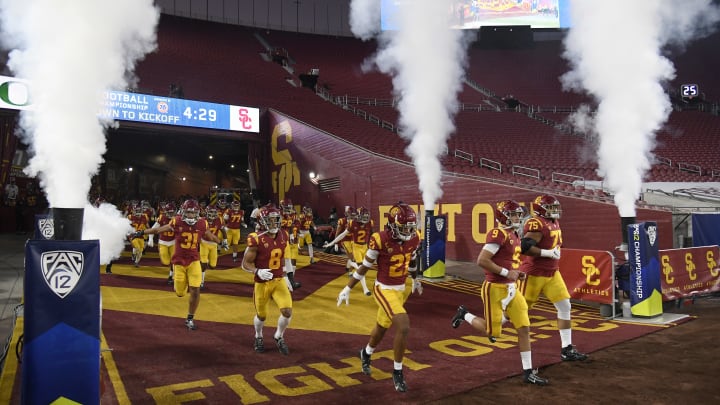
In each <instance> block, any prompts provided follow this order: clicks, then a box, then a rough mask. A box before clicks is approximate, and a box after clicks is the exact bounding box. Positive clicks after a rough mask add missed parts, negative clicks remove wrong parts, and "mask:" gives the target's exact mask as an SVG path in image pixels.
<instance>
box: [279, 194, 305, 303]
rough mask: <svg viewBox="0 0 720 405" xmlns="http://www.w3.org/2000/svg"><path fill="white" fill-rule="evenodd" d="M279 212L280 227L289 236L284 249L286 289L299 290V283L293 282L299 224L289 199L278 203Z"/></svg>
mask: <svg viewBox="0 0 720 405" xmlns="http://www.w3.org/2000/svg"><path fill="white" fill-rule="evenodd" d="M280 211H282V223H281V227H282V229H283V230H285V231H286V232H287V234H288V235H289V239H288V244H287V248H286V249H285V273H287V279H288V280H289V281H290V284H289V285H288V287H289V288H290V291H293V290H294V289H296V288H300V286H301V284H300V282H298V281H296V280H295V270H296V267H295V266H296V265H297V258H298V250H299V246H298V236H299V235H298V231H299V230H300V222H299V221H298V218H297V212H295V207H294V206H293V203H292V201H291V200H290V199H289V198H285V199H283V200H281V201H280Z"/></svg>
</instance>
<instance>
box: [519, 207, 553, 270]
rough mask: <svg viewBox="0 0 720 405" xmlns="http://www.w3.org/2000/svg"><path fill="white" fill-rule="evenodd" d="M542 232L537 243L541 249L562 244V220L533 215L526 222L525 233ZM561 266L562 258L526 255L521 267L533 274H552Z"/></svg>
mask: <svg viewBox="0 0 720 405" xmlns="http://www.w3.org/2000/svg"><path fill="white" fill-rule="evenodd" d="M528 232H540V233H541V234H542V238H541V239H540V242H538V243H537V247H539V248H540V249H548V250H549V249H554V248H555V246H562V231H561V230H560V221H558V220H557V219H556V220H554V221H551V220H549V219H547V218H543V217H532V218H530V219H528V220H527V222H525V227H524V228H523V234H527V233H528ZM559 268H560V260H558V259H552V258H549V257H540V256H537V257H535V256H525V258H524V259H523V263H522V267H521V269H522V270H523V271H524V272H526V273H528V274H530V275H533V276H552V275H553V274H554V273H555V271H556V270H558V269H559Z"/></svg>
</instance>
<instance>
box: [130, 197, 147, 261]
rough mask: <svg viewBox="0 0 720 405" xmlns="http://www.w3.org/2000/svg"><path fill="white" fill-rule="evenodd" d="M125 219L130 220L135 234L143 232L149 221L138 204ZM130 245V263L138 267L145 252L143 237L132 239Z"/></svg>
mask: <svg viewBox="0 0 720 405" xmlns="http://www.w3.org/2000/svg"><path fill="white" fill-rule="evenodd" d="M127 218H128V220H130V225H131V226H132V227H133V228H134V229H135V232H140V231H143V230H145V229H147V227H148V222H149V219H148V217H147V215H145V213H144V212H143V208H142V207H141V206H140V205H139V204H136V205H135V206H133V207H132V211H131V213H130V215H128V217H127ZM130 244H131V245H132V261H133V263H134V264H135V267H140V259H141V258H142V254H143V251H145V239H144V238H143V237H140V238H138V237H132V238H131V239H130Z"/></svg>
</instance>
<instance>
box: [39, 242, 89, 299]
mask: <svg viewBox="0 0 720 405" xmlns="http://www.w3.org/2000/svg"><path fill="white" fill-rule="evenodd" d="M84 263H85V259H84V255H83V253H82V252H77V251H63V250H55V251H50V252H43V253H42V255H40V269H41V271H42V275H43V278H44V279H45V283H47V285H48V287H50V290H52V292H54V293H55V294H56V295H57V296H58V297H60V298H65V297H66V296H67V295H68V294H70V293H71V292H72V290H73V289H75V286H76V285H77V284H78V281H80V276H81V275H82V272H83V267H84V266H83V265H84Z"/></svg>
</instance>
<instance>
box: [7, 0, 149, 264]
mask: <svg viewBox="0 0 720 405" xmlns="http://www.w3.org/2000/svg"><path fill="white" fill-rule="evenodd" d="M158 18H159V11H158V9H157V8H156V7H155V6H154V5H153V1H152V0H123V1H116V0H73V1H55V0H22V1H18V0H0V19H1V20H0V23H1V24H2V27H1V29H2V46H3V47H4V48H5V49H9V50H10V53H9V60H8V67H9V68H10V69H11V70H12V71H13V73H14V75H15V76H16V77H18V78H22V79H26V80H28V81H29V82H30V83H31V86H32V87H31V97H32V103H33V107H34V108H33V110H27V111H22V112H21V119H20V127H21V129H22V136H23V138H24V139H23V141H24V142H25V143H26V144H28V145H29V147H30V152H31V159H30V162H29V165H28V167H27V168H26V173H27V174H28V175H30V176H38V177H39V179H40V185H41V187H42V188H43V190H44V192H45V194H46V196H47V199H48V202H49V203H50V206H51V207H54V208H83V207H85V205H86V203H87V199H88V192H89V191H90V182H91V178H92V176H93V175H94V174H96V173H97V171H98V169H99V167H100V165H101V164H102V162H103V154H104V153H105V151H106V146H105V134H104V129H105V126H106V125H108V124H109V123H108V122H101V121H99V119H98V112H99V110H100V106H101V100H102V97H103V91H105V90H110V89H124V88H125V87H127V85H128V80H130V79H131V77H132V70H133V69H134V67H135V63H136V61H137V60H139V59H141V58H142V57H143V56H144V55H145V54H146V53H147V52H150V51H152V50H153V49H154V48H155V40H156V37H155V28H156V25H157V21H158ZM101 242H102V241H101ZM101 244H102V243H101ZM118 253H119V252H118Z"/></svg>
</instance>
